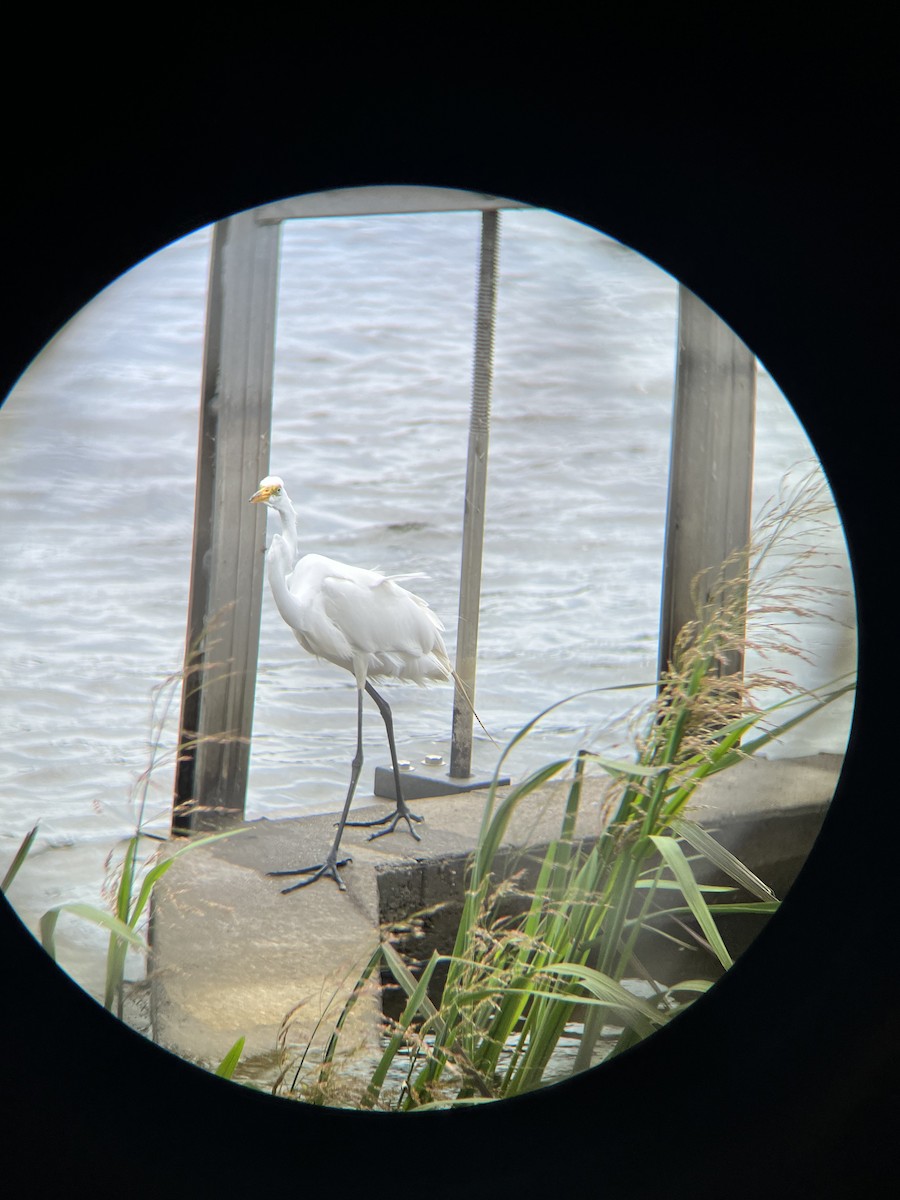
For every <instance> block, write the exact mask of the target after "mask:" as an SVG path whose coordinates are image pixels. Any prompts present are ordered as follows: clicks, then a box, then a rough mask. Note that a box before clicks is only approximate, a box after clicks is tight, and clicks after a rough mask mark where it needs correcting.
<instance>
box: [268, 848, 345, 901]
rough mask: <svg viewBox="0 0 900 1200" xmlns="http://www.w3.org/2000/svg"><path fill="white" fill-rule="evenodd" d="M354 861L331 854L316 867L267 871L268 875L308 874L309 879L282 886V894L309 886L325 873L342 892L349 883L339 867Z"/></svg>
mask: <svg viewBox="0 0 900 1200" xmlns="http://www.w3.org/2000/svg"><path fill="white" fill-rule="evenodd" d="M351 862H353V859H352V858H342V859H340V860H339V861H338V860H336V859H335V858H334V856H333V855H331V854H329V855H328V857H327V858H326V859H325V861H324V862H323V863H317V864H316V865H315V866H314V867H298V868H297V869H296V870H294V871H266V874H267V875H308V876H309V879H301V880H300V882H299V883H294V884H291V886H290V887H286V888H282V889H281V894H282V896H286V895H287V894H288V892H296V891H297V889H298V888H302V887H309V885H310V884H311V883H315V882H316V880H317V879H321V878H322V876H323V875H328V876H330V877H331V878H332V879H333V880H334V882H335V883H336V884H337V885H338V887H339V888H340V889H341V891H342V892H346V890H347V885H346V883H344V881H343V879H341V876H340V873H339V872H338V867H346V865H347V863H351Z"/></svg>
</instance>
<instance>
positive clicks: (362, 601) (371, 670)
mask: <svg viewBox="0 0 900 1200" xmlns="http://www.w3.org/2000/svg"><path fill="white" fill-rule="evenodd" d="M250 503H251V504H265V505H267V506H268V507H269V508H270V509H272V510H273V512H276V513H277V514H278V516H279V517H280V518H281V533H279V534H276V536H275V537H274V538H273V539H272V543H271V545H270V546H269V550H268V555H267V561H266V569H267V574H268V577H269V585H270V587H271V589H272V595H273V596H274V598H275V604H276V605H277V607H278V611H279V612H280V613H281V616H282V618H283V619H284V621H285V623H286V624H287V625H289V626H290V628H291V630H292V632H293V634H294V637H295V638H296V639H297V641H298V642H299V643H300V645H301V646H302V647H303V649H304V650H306V651H308V653H310V654H313V655H315V656H316V658H324V659H327V661H328V662H332V663H334V664H335V665H336V666H338V667H343V668H344V670H345V671H349V672H350V674H351V675H352V676H353V677H354V679H355V680H356V689H357V720H356V754H355V756H354V758H353V762H352V764H351V769H350V786H349V787H348V789H347V798H346V800H345V801H344V808H343V812H342V813H341V817H340V820H339V822H338V827H337V834H336V836H335V839H334V845H333V846H332V847H331V850H330V851H329V852H328V854H327V856H326V858H325V860H324V862H321V863H316V864H315V866H311V867H300V868H297V869H295V870H290V871H270V872H269V874H270V875H307V876H309V878H307V879H303V880H301V881H300V882H299V883H295V884H293V885H292V886H291V887H288V888H284V889H283V890H284V892H285V893H287V892H293V891H296V889H297V888H301V887H306V886H307V885H308V884H310V883H315V881H316V880H317V879H320V878H321V877H322V876H323V875H329V876H330V877H331V878H332V879H333V880H334V881H335V883H336V884H337V885H338V887H339V888H340V889H341V890H342V891H345V890H346V885H345V883H344V881H343V879H341V876H340V871H339V868H340V867H343V866H346V864H347V863H349V862H351V861H352V859H350V858H349V857H347V858H343V859H340V860H339V859H338V848H339V846H340V844H341V837H342V836H343V832H344V827H345V826H346V825H357V826H371V825H384V824H387V828H386V829H382V830H379V831H378V832H377V833H373V834H370V839H371V838H376V837H382V836H383V835H384V834H386V833H392V832H393V831H394V830H395V829H396V828H397V824H398V822H399V821H401V820H402V821H406V824H407V826H408V828H409V832H410V833H411V834H412V836H413V837H414V838H415V839H416V840H417V841H419V840H420V839H419V835H418V834H417V833H416V831H415V829H413V825H412V822H413V821H421V819H422V818H421V817H418V816H416V815H415V814H414V813H412V812H410V810H409V808H408V807H407V804H406V801H405V800H404V799H403V792H402V785H401V777H400V768H399V766H398V763H397V750H396V746H395V744H394V730H393V720H392V717H391V710H390V706H389V705H388V703H387V701H386V700H385V699H384V697H383V696H381V695H379V693H378V692H376V690H375V688H374V687H373V686H372V683H371V680H372V679H377V680H381V679H400V680H405V681H410V682H413V683H419V684H424V683H426V682H428V681H431V680H441V681H446V680H448V679H450V678H451V676H452V674H453V670H452V668H451V666H450V660H449V658H448V657H447V651H446V648H445V646H444V640H443V638H442V636H441V633H442V630H443V628H444V627H443V625H442V624H441V622H440V621H439V620H438V618H437V616H436V615H435V614H434V613H433V612H432V610H431V609H430V608H429V607H428V605H427V604H426V602H425V601H424V600H422V599H421V598H420V597H419V596H415V595H413V593H412V592H408V591H407V590H406V589H405V588H403V587H401V586H400V585H399V583H397V581H396V578H407V577H404V576H398V577H396V578H389V577H387V576H385V575H381V574H380V573H379V572H378V571H368V570H365V569H363V568H361V567H351V566H347V565H346V564H345V563H341V562H336V561H335V560H334V559H333V558H325V557H324V556H323V555H321V554H305V555H303V556H302V557H300V555H299V548H298V547H299V537H298V533H297V514H296V512H295V511H294V506H293V504H292V503H291V501H290V498H289V496H288V494H287V492H286V491H285V487H284V483H283V481H282V480H281V479H279V477H278V476H277V475H268V476H266V478H265V479H263V480H261V482H260V485H259V491H257V492H256V493H254V495H252V496H251V497H250ZM363 692H368V694H369V695H370V696H371V697H372V699H373V700H374V702H375V704H376V705H377V706H378V711H379V712H380V713H381V716H382V719H383V721H384V727H385V730H386V731H387V739H388V746H389V748H390V752H391V765H392V767H393V772H394V786H395V789H396V793H397V804H396V808H395V810H394V812H393V813H392V814H389V815H388V816H386V817H381V818H379V819H377V820H374V821H348V820H347V814H348V813H349V811H350V803H351V801H352V800H353V794H354V792H355V790H356V784H357V780H358V779H359V773H360V770H361V768H362V763H363V750H362V714H363Z"/></svg>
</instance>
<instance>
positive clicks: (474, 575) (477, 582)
mask: <svg viewBox="0 0 900 1200" xmlns="http://www.w3.org/2000/svg"><path fill="white" fill-rule="evenodd" d="M499 237H500V214H499V212H498V211H497V210H496V209H486V210H485V211H484V212H483V213H482V214H481V265H480V269H479V276H478V312H477V317H476V322H475V365H474V376H473V383H472V409H471V414H470V417H469V456H468V463H467V466H466V497H465V510H464V515H463V544H462V566H461V570H460V584H459V620H458V624H457V635H456V674H457V684H456V693H455V696H454V701H453V733H452V739H451V744H450V777H451V778H453V779H465V778H466V777H468V776H469V775H470V774H471V766H472V727H473V714H472V705H473V704H474V702H475V660H476V652H477V648H478V615H479V608H480V605H481V563H482V554H483V548H484V508H485V494H486V491H487V457H488V440H489V436H490V413H491V383H492V374H493V355H494V314H495V311H496V299H497V259H498V248H499Z"/></svg>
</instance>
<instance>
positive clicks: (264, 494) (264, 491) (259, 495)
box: [250, 484, 278, 504]
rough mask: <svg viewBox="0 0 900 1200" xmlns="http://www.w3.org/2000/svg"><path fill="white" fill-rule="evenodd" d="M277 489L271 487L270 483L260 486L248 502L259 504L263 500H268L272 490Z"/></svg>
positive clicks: (276, 489) (275, 490)
mask: <svg viewBox="0 0 900 1200" xmlns="http://www.w3.org/2000/svg"><path fill="white" fill-rule="evenodd" d="M277 491H278V488H276V487H272V486H271V484H270V485H269V486H268V487H264V488H260V489H259V491H258V492H256V493H255V494H254V495H252V496H251V497H250V503H251V504H261V503H262V502H263V501H264V500H268V499H269V497H270V496H271V495H272V493H273V492H277Z"/></svg>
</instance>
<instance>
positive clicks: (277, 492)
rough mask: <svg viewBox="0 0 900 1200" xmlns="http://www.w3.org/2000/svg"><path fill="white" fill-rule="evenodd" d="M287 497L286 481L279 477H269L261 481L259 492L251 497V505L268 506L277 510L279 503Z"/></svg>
mask: <svg viewBox="0 0 900 1200" xmlns="http://www.w3.org/2000/svg"><path fill="white" fill-rule="evenodd" d="M286 495H287V493H286V492H285V490H284V481H283V480H282V479H279V477H278V476H277V475H267V476H266V477H265V479H261V480H260V481H259V491H258V492H254V494H253V495H252V496H251V497H250V503H251V504H268V505H269V507H270V508H277V507H278V501H279V500H280V499H281V498H282V497H284V496H286Z"/></svg>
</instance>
